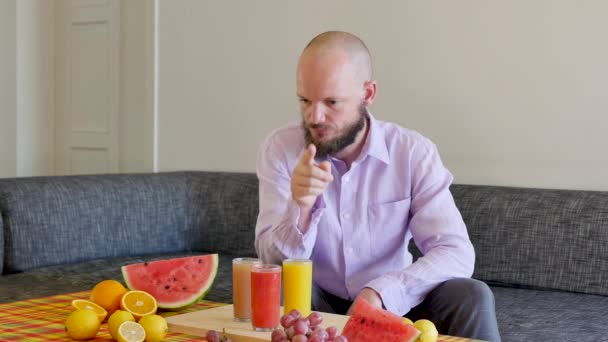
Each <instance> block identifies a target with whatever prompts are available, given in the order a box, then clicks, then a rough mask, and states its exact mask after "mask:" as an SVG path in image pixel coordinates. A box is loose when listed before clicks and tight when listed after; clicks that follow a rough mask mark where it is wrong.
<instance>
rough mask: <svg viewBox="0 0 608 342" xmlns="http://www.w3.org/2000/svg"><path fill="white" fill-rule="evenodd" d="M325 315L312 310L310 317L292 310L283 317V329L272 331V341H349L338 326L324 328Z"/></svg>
mask: <svg viewBox="0 0 608 342" xmlns="http://www.w3.org/2000/svg"><path fill="white" fill-rule="evenodd" d="M321 323H323V316H322V315H321V314H320V313H318V312H312V313H311V314H310V315H308V317H302V315H301V314H300V312H299V311H298V310H295V309H294V310H291V312H290V313H288V314H287V315H283V316H282V317H281V326H283V329H277V330H275V331H273V332H272V335H271V338H272V342H288V341H291V342H327V341H332V342H348V339H347V338H346V337H345V336H341V335H338V328H336V327H328V328H327V329H323V328H322V327H321Z"/></svg>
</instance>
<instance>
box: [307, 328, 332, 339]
mask: <svg viewBox="0 0 608 342" xmlns="http://www.w3.org/2000/svg"><path fill="white" fill-rule="evenodd" d="M311 336H319V337H320V338H321V340H322V341H326V340H327V339H328V338H329V334H328V333H327V331H325V329H323V328H321V327H319V326H317V327H315V330H313V331H312V335H311Z"/></svg>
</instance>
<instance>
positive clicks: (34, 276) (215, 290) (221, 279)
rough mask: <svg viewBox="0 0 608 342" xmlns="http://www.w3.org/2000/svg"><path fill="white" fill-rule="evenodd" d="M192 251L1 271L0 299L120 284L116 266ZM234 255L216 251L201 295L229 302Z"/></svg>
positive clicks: (177, 255) (44, 295) (120, 279)
mask: <svg viewBox="0 0 608 342" xmlns="http://www.w3.org/2000/svg"><path fill="white" fill-rule="evenodd" d="M196 254H201V253H194V252H184V253H178V254H175V253H172V254H158V255H153V256H150V255H146V256H131V257H120V258H112V259H97V260H90V261H86V262H82V263H77V264H71V265H55V266H49V267H42V268H38V269H36V270H31V271H28V272H23V273H16V274H9V275H4V276H1V277H0V303H10V302H14V301H18V300H24V299H30V298H38V297H46V296H52V295H57V294H63V293H69V292H77V291H86V290H91V289H92V288H93V286H95V284H97V283H98V282H100V281H102V280H104V279H116V280H118V281H120V282H121V283H123V284H124V280H123V278H122V274H121V272H120V266H123V265H127V264H132V263H140V262H145V261H152V260H158V259H166V258H177V257H181V256H188V255H196ZM234 257H235V256H234V255H230V254H220V256H219V259H220V265H219V269H218V273H217V276H216V278H215V281H214V282H213V286H212V287H211V290H210V291H209V293H208V294H207V295H206V296H205V299H207V300H212V301H216V302H226V303H231V302H232V259H233V258H234Z"/></svg>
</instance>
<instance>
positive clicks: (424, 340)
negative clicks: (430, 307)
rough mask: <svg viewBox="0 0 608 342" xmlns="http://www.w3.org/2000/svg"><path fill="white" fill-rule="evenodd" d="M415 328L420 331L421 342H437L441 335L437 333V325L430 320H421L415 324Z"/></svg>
mask: <svg viewBox="0 0 608 342" xmlns="http://www.w3.org/2000/svg"><path fill="white" fill-rule="evenodd" d="M414 328H416V329H418V331H420V337H418V341H419V342H436V341H437V337H438V335H439V333H438V332H437V328H435V324H433V322H431V321H429V320H428V319H419V320H417V321H416V323H414Z"/></svg>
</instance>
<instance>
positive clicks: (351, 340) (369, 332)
mask: <svg viewBox="0 0 608 342" xmlns="http://www.w3.org/2000/svg"><path fill="white" fill-rule="evenodd" d="M342 335H344V336H346V337H347V338H348V342H369V341H374V342H392V341H400V342H413V341H415V340H416V339H417V338H418V335H420V332H419V331H418V330H417V329H416V328H414V326H412V325H409V324H406V323H405V322H403V319H402V318H401V317H399V316H397V315H395V314H394V313H392V312H389V311H386V310H383V309H379V308H377V307H374V306H372V305H371V304H369V303H368V302H367V301H366V300H365V299H361V298H360V299H358V300H356V301H355V304H354V307H353V311H352V313H351V316H350V318H349V319H348V321H347V322H346V325H345V326H344V329H343V330H342Z"/></svg>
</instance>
